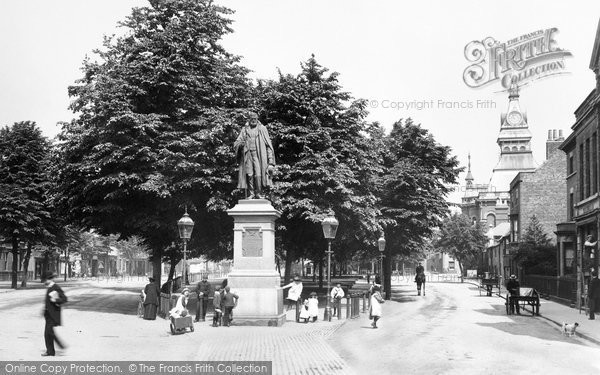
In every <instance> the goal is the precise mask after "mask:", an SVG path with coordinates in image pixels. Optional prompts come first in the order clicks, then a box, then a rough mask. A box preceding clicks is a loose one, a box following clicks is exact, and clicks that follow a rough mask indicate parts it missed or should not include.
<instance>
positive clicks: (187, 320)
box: [170, 310, 194, 335]
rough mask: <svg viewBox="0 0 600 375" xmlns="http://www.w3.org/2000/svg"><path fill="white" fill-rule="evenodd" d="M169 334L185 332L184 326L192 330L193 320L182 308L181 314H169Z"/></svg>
mask: <svg viewBox="0 0 600 375" xmlns="http://www.w3.org/2000/svg"><path fill="white" fill-rule="evenodd" d="M170 326H171V334H173V335H178V334H181V333H185V332H186V328H189V329H190V332H194V321H193V320H192V316H191V315H189V314H188V313H187V310H184V311H183V312H182V313H181V314H171V324H170Z"/></svg>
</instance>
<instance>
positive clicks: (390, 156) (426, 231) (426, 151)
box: [378, 118, 462, 298]
mask: <svg viewBox="0 0 600 375" xmlns="http://www.w3.org/2000/svg"><path fill="white" fill-rule="evenodd" d="M382 150H383V152H384V154H383V155H382V158H383V167H384V170H383V173H382V174H381V176H380V179H379V184H378V196H379V197H380V198H381V213H382V216H381V221H382V226H383V227H384V228H385V238H386V241H387V245H386V250H385V254H386V257H385V263H384V269H385V281H384V282H385V283H386V288H385V289H386V290H387V291H388V292H387V293H386V297H388V298H389V296H390V294H389V292H390V290H391V288H390V287H391V284H390V276H391V267H392V262H391V260H392V259H393V256H394V255H397V254H405V255H406V254H411V253H415V252H418V249H419V248H422V247H423V243H424V240H425V239H426V238H427V237H429V236H430V235H431V233H432V230H433V229H434V228H436V227H439V225H440V224H441V223H442V220H443V218H444V217H445V216H446V215H447V214H448V203H447V202H446V200H445V198H446V196H447V194H448V193H449V190H448V188H447V186H448V185H449V184H453V183H455V182H456V179H457V178H458V174H459V173H460V171H461V170H462V169H461V168H459V167H458V165H459V163H458V160H457V158H456V156H452V155H451V149H450V147H447V146H443V145H440V144H439V143H438V142H437V141H436V140H435V139H434V137H433V135H432V134H430V133H429V132H428V131H427V129H424V128H422V127H421V126H420V125H418V124H415V123H413V121H412V120H411V119H410V118H409V119H407V120H405V121H402V120H400V121H397V122H396V123H394V125H393V126H392V130H391V132H390V134H389V136H388V137H386V139H385V147H384V148H383V149H382Z"/></svg>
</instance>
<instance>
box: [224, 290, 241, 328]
mask: <svg viewBox="0 0 600 375" xmlns="http://www.w3.org/2000/svg"><path fill="white" fill-rule="evenodd" d="M221 298H222V300H221V303H222V305H223V325H224V326H225V327H229V325H230V324H231V314H232V312H233V309H234V308H235V307H236V306H237V303H238V299H239V298H240V297H239V296H238V295H237V294H235V293H232V292H231V290H230V288H229V286H226V287H225V292H224V293H223V295H222V296H221Z"/></svg>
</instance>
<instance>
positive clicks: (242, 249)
mask: <svg viewBox="0 0 600 375" xmlns="http://www.w3.org/2000/svg"><path fill="white" fill-rule="evenodd" d="M227 214H228V215H230V216H233V220H234V224H233V264H234V269H233V271H232V272H231V273H229V276H228V277H227V285H229V286H230V287H231V289H232V290H233V291H235V293H237V294H238V295H239V297H240V299H239V301H238V305H237V307H236V308H235V309H234V312H233V316H234V319H233V321H232V322H231V323H232V324H233V325H263V326H277V327H278V326H281V325H283V323H284V322H285V314H284V312H283V289H282V288H281V278H280V277H279V273H277V271H275V220H276V219H277V218H279V216H280V215H281V214H280V213H279V211H277V210H275V209H274V208H273V206H272V205H271V202H269V201H268V200H266V199H242V200H240V201H239V202H238V204H237V205H235V207H233V208H232V209H230V210H228V211H227Z"/></svg>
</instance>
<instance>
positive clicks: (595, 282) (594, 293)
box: [588, 271, 600, 320]
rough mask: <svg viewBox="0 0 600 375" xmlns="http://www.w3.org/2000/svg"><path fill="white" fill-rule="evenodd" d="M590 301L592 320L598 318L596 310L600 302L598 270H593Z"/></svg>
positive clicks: (589, 290)
mask: <svg viewBox="0 0 600 375" xmlns="http://www.w3.org/2000/svg"><path fill="white" fill-rule="evenodd" d="M588 301H589V304H590V317H589V319H590V320H594V319H596V314H595V311H596V309H597V308H598V305H599V304H600V279H598V271H594V272H592V279H591V280H590V286H589V287H588Z"/></svg>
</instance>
